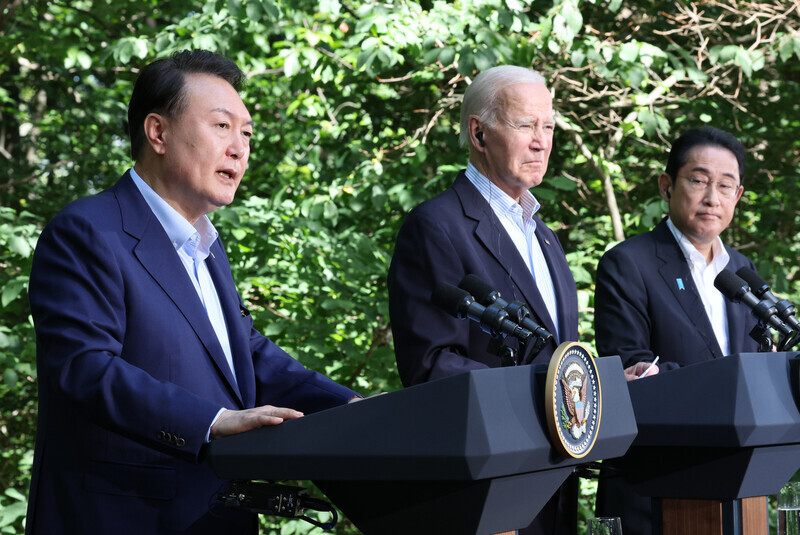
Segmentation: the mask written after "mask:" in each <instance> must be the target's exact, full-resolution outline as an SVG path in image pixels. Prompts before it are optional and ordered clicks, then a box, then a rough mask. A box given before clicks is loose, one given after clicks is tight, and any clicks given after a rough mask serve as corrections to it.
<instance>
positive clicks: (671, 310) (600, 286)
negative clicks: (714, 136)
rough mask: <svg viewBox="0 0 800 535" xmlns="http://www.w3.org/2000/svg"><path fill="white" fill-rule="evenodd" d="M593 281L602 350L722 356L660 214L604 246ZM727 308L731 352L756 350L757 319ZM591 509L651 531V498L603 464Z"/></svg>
mask: <svg viewBox="0 0 800 535" xmlns="http://www.w3.org/2000/svg"><path fill="white" fill-rule="evenodd" d="M726 250H727V251H728V254H729V255H730V261H729V263H728V266H727V268H726V269H729V270H732V271H736V270H737V269H739V268H740V267H743V266H747V267H750V268H751V269H754V266H753V263H752V262H751V261H750V260H748V259H747V258H746V257H745V256H744V255H742V254H741V253H738V252H736V251H734V250H733V249H731V248H730V247H726ZM678 279H681V281H682V282H683V287H684V289H683V290H681V289H680V286H679V285H678V281H677V280H678ZM596 283H597V288H596V290H595V298H594V307H595V337H596V343H597V352H598V354H599V355H600V356H607V355H620V357H621V359H622V362H623V365H624V366H625V367H627V366H631V365H633V364H635V363H637V362H639V361H643V360H646V361H652V360H653V359H654V358H655V355H659V357H660V359H659V361H658V366H659V368H660V370H661V371H664V370H670V369H676V368H678V367H680V366H686V365H689V364H693V363H696V362H702V361H705V360H710V359H714V358H720V357H722V356H724V355H723V354H722V350H721V349H720V347H719V343H718V342H717V338H716V336H715V335H714V330H713V328H712V327H711V322H710V321H709V319H708V315H707V314H706V312H705V308H704V307H703V301H702V299H701V298H700V294H698V292H697V286H696V285H695V283H694V279H693V278H692V275H691V272H690V271H689V264H688V263H687V262H686V258H685V256H684V255H683V251H681V248H680V245H678V242H677V241H676V240H675V237H674V236H673V235H672V232H670V230H669V227H667V223H666V219H664V220H663V221H661V222H660V223H659V224H658V225H657V226H656V227H655V228H654V229H653V230H652V231H650V232H647V233H644V234H640V235H638V236H634V237H633V238H629V239H627V240H625V241H624V242H622V243H620V244H619V245H617V246H616V247H614V248H613V249H611V250H609V251H608V252H606V254H604V255H603V258H601V259H600V263H599V264H598V266H597V281H596ZM725 308H726V310H727V313H728V339H729V343H730V353H731V354H735V353H742V352H753V351H757V350H758V343H757V342H756V341H755V340H753V339H752V338H751V337H750V336H749V333H750V330H751V329H752V328H753V327H754V326H755V325H756V323H757V321H756V319H755V317H754V316H753V315H752V314H751V312H750V310H749V309H748V308H747V307H746V306H745V305H743V304H735V303H732V302H730V301H727V300H726V305H725ZM645 380H646V379H645ZM595 509H596V514H597V516H619V517H621V518H622V525H623V530H624V531H625V532H626V533H636V534H639V535H650V533H652V530H651V522H652V520H653V513H652V510H651V500H650V498H646V497H642V496H639V495H638V494H637V493H636V491H635V490H634V488H633V487H632V486H631V485H629V484H628V483H627V482H626V481H625V480H623V479H621V478H619V477H612V474H610V473H609V474H607V473H606V471H605V470H604V471H602V472H601V480H600V483H599V485H598V491H597V499H596V507H595Z"/></svg>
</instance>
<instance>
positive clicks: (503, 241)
mask: <svg viewBox="0 0 800 535" xmlns="http://www.w3.org/2000/svg"><path fill="white" fill-rule="evenodd" d="M534 217H535V216H534ZM535 219H536V237H537V238H538V240H539V243H540V244H541V246H542V251H543V252H544V255H545V258H546V260H547V265H548V267H549V268H550V275H551V277H552V279H553V285H554V287H555V293H556V301H557V304H558V316H559V317H558V321H559V325H560V328H561V333H560V340H561V341H574V340H577V339H578V298H577V291H576V289H575V281H574V279H573V278H572V273H571V272H570V270H569V266H568V265H567V261H566V259H565V257H564V250H563V249H562V248H561V243H560V242H559V241H558V238H557V237H556V235H555V233H554V232H553V231H551V230H550V229H549V228H547V226H545V224H544V223H543V222H542V221H541V220H540V219H539V218H537V217H535ZM468 273H473V274H475V275H477V276H478V277H480V278H481V279H483V280H484V281H486V282H488V283H489V284H491V285H492V286H493V287H494V288H496V289H497V290H498V291H499V292H500V294H501V295H502V296H503V299H505V300H506V301H514V300H520V301H523V302H525V303H526V304H527V305H528V307H529V308H530V310H531V312H532V314H533V319H534V321H535V322H536V323H538V324H539V325H541V326H542V327H544V328H545V329H547V330H548V331H550V332H551V333H554V334H555V327H554V323H553V320H552V319H551V318H550V315H549V314H548V312H547V308H546V307H545V304H544V301H543V300H542V296H541V294H540V293H539V290H538V289H537V287H536V283H535V282H534V279H533V277H532V276H531V272H530V271H529V270H528V267H527V266H526V265H525V262H524V260H523V259H522V257H521V256H520V254H519V252H518V251H517V248H516V247H515V246H514V243H513V242H512V241H511V238H510V237H509V236H508V233H507V232H506V231H505V229H504V228H503V225H502V223H501V222H500V220H499V219H498V218H497V216H496V215H495V214H494V212H493V211H492V209H491V207H490V206H489V204H488V203H487V202H486V200H485V199H484V198H483V197H482V196H481V194H480V192H479V191H478V190H477V189H476V188H475V186H473V185H472V183H471V182H470V181H469V179H467V177H466V175H464V173H463V172H462V173H461V174H459V176H458V178H456V180H455V182H454V183H453V185H452V186H451V187H450V188H449V189H447V190H446V191H444V192H443V193H441V194H440V195H438V196H436V197H435V198H433V199H431V200H429V201H427V202H424V203H422V204H420V205H419V206H417V207H416V208H415V209H414V210H412V211H411V212H410V213H409V214H408V217H407V218H406V220H405V222H404V224H403V227H402V228H401V229H400V233H399V234H398V236H397V244H396V246H395V251H394V256H393V258H392V264H391V267H390V269H389V313H390V316H391V321H392V332H393V335H394V345H395V354H396V357H397V368H398V370H399V371H400V377H401V379H402V380H403V384H405V385H406V386H410V385H414V384H418V383H422V382H425V381H429V380H432V379H437V378H439V377H445V376H448V375H453V374H456V373H459V372H462V371H468V370H473V369H477V368H486V367H496V366H499V365H500V361H499V359H498V357H497V356H496V355H494V354H492V353H489V352H487V350H486V349H487V346H488V343H489V340H490V337H489V335H488V334H486V333H485V332H483V331H482V330H481V328H480V326H479V325H478V324H477V323H476V322H473V321H470V320H460V319H457V318H454V317H453V316H451V315H450V314H448V313H447V312H445V311H443V310H442V309H440V308H439V307H437V306H436V305H434V304H432V303H431V294H432V293H433V290H434V288H435V287H436V285H437V284H438V283H440V282H444V283H448V284H452V285H458V283H459V282H460V281H461V279H462V278H464V276H465V275H466V274H468ZM556 347H557V344H556V342H555V341H552V342H551V343H550V344H549V345H548V346H546V347H545V348H544V349H543V350H542V352H541V353H539V355H538V357H537V358H536V359H535V360H534V362H537V363H538V362H543V363H547V362H549V359H550V356H551V355H552V354H553V351H555V349H556Z"/></svg>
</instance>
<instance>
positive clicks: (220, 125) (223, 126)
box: [217, 123, 228, 128]
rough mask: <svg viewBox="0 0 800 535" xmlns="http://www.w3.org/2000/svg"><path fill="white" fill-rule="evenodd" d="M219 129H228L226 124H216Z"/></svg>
mask: <svg viewBox="0 0 800 535" xmlns="http://www.w3.org/2000/svg"><path fill="white" fill-rule="evenodd" d="M217 126H219V127H220V128H228V123H217Z"/></svg>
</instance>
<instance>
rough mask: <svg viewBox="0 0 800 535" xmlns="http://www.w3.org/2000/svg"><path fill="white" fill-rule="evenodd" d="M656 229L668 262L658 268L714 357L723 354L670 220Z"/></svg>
mask: <svg viewBox="0 0 800 535" xmlns="http://www.w3.org/2000/svg"><path fill="white" fill-rule="evenodd" d="M653 232H654V233H655V237H656V256H657V257H658V258H659V259H660V260H661V261H662V262H664V264H663V265H662V266H661V267H660V268H659V270H658V272H659V274H660V275H661V278H662V279H663V280H664V283H665V284H666V287H667V288H669V290H670V292H672V295H673V297H675V300H676V301H677V302H678V303H679V304H680V306H681V308H682V309H683V311H684V313H685V314H686V316H687V317H688V318H689V320H690V321H691V322H692V323H693V324H694V326H695V328H696V329H697V332H698V333H699V334H700V335H701V337H702V338H703V340H704V341H705V343H706V345H707V346H708V349H709V350H710V351H711V353H712V354H713V355H714V357H715V358H719V357H722V356H723V355H722V350H721V349H720V347H719V342H717V337H716V335H714V329H713V328H712V327H711V322H710V321H709V319H708V315H707V314H706V310H705V307H704V306H703V300H702V299H700V293H699V292H698V290H697V286H696V285H695V283H694V278H693V277H692V273H691V271H690V270H689V264H688V263H687V262H686V257H684V255H683V251H681V248H680V246H679V245H678V243H677V242H676V241H675V237H674V236H673V235H672V232H670V230H669V227H667V224H666V220H663V221H661V223H659V224H658V225H657V226H656V228H655V229H653ZM677 335H680V333H677Z"/></svg>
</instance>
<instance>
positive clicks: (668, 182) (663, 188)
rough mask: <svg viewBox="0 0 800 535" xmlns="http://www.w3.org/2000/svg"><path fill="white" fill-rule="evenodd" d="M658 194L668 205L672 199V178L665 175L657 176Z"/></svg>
mask: <svg viewBox="0 0 800 535" xmlns="http://www.w3.org/2000/svg"><path fill="white" fill-rule="evenodd" d="M658 193H660V194H661V198H662V199H664V200H665V201H667V202H668V203H669V200H670V199H671V198H672V177H670V176H669V175H668V174H667V173H661V174H660V175H659V176H658Z"/></svg>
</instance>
